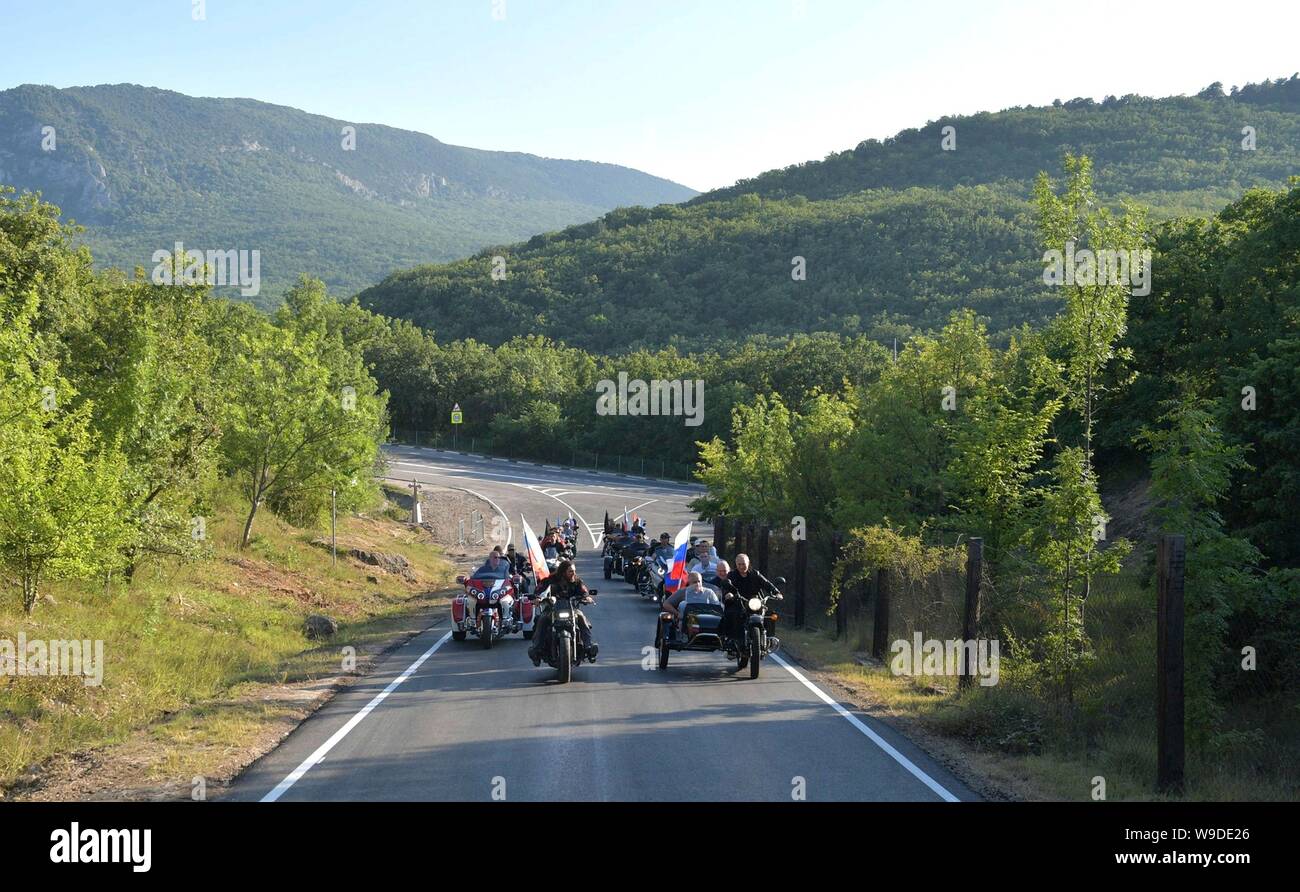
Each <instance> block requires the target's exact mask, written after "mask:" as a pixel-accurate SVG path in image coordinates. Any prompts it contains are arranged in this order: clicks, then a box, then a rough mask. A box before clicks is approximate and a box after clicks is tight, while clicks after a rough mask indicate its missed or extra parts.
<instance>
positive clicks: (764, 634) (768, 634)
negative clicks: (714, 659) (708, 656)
mask: <svg viewBox="0 0 1300 892" xmlns="http://www.w3.org/2000/svg"><path fill="white" fill-rule="evenodd" d="M772 581H773V582H774V583H776V584H777V585H784V584H785V579H783V578H782V577H780V576H778V577H777V578H776V579H774V580H772ZM783 599H784V596H783V595H782V594H781V593H780V592H779V591H777V592H772V593H770V594H767V595H756V596H755V597H753V598H750V599H749V600H748V601H747V602H745V603H743V604H741V605H740V606H741V610H742V611H743V613H742V616H743V620H742V623H741V626H740V632H739V637H735V636H727V635H724V634H723V628H722V627H723V608H722V607H720V606H718V605H716V604H688V605H686V607H685V616H684V617H683V618H682V623H681V625H682V628H681V631H680V632H678V631H677V629H676V624H675V623H674V622H673V615H672V614H671V613H669V612H668V611H667V610H665V611H662V612H661V613H660V614H659V635H658V640H657V641H656V642H655V643H656V645H657V646H658V648H659V668H660V669H661V670H666V669H667V668H668V658H669V655H670V654H671V653H672V652H673V651H680V650H694V651H704V652H706V653H712V652H715V651H721V652H723V653H725V654H726V656H727V658H728V659H731V660H735V661H736V670H737V671H740V670H742V669H744V668H745V667H746V666H748V667H749V677H750V678H758V674H759V666H760V664H761V662H762V659H763V657H766V656H768V655H769V654H772V653H775V652H776V650H777V648H779V647H780V646H781V639H780V638H777V637H776V622H777V619H778V616H777V614H776V612H775V611H769V610H768V607H767V605H768V602H769V601H781V600H783Z"/></svg>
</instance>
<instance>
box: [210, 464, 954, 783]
mask: <svg viewBox="0 0 1300 892" xmlns="http://www.w3.org/2000/svg"><path fill="white" fill-rule="evenodd" d="M390 467H391V470H390V474H391V475H392V476H393V477H396V478H401V479H403V480H407V481H409V480H411V479H416V480H420V481H423V482H426V483H437V484H439V485H443V486H455V487H461V488H464V489H468V490H470V491H472V492H474V493H477V494H478V495H480V496H482V497H483V498H485V499H487V500H489V501H491V502H492V503H493V504H494V505H495V506H497V508H498V510H499V511H501V512H502V513H503V514H504V515H505V518H506V519H507V520H508V522H509V526H508V528H507V529H506V534H507V535H509V536H511V537H512V538H511V541H513V542H515V543H516V544H517V545H520V544H522V533H521V531H520V529H521V528H520V526H519V517H520V514H521V513H522V514H523V515H525V516H526V517H527V518H528V522H529V524H530V526H532V527H533V529H534V530H538V531H540V530H541V529H542V526H543V524H544V520H545V518H546V517H551V518H555V517H557V516H560V515H564V514H567V512H568V510H570V509H571V510H572V511H573V512H574V514H575V516H577V517H578V518H579V519H580V521H582V522H583V523H586V524H587V525H588V528H589V529H588V532H587V533H586V534H585V535H584V536H583V538H582V540H581V545H580V549H579V553H578V566H579V572H580V574H581V575H582V576H583V578H584V579H585V580H586V581H587V583H588V585H589V586H590V587H592V588H596V589H599V591H600V594H599V597H598V601H597V603H596V604H595V605H593V606H591V607H589V608H587V613H588V616H589V617H590V618H591V620H592V623H593V625H594V628H595V638H596V640H597V641H598V642H599V643H600V646H601V650H600V658H599V660H598V662H597V663H595V664H594V665H593V664H590V663H584V664H583V665H582V666H581V667H579V668H577V669H576V670H575V671H574V680H573V681H572V682H571V683H570V684H568V685H559V684H557V683H556V682H555V671H554V670H553V669H551V668H550V667H548V666H547V665H546V664H545V663H543V664H542V666H541V668H534V666H533V665H532V662H531V661H530V660H529V659H528V657H527V654H526V650H527V644H526V643H525V642H524V640H523V638H522V637H520V636H514V637H511V638H507V639H505V640H504V641H501V642H498V643H497V644H496V645H495V646H494V647H493V648H492V649H491V650H483V649H482V648H481V647H479V646H478V645H477V643H476V642H474V641H473V639H471V640H470V641H467V642H463V643H462V642H455V641H452V640H451V639H450V637H449V633H448V631H447V628H448V624H447V618H446V617H445V616H444V617H439V618H437V620H436V621H435V622H434V624H433V625H432V626H431V628H430V629H429V630H427V631H425V632H424V633H422V634H420V635H419V636H417V637H416V638H414V639H412V640H411V641H410V642H408V643H407V644H406V645H405V646H403V647H402V648H400V649H399V650H397V651H395V652H394V653H392V654H390V655H389V656H388V657H387V658H386V659H385V660H384V661H383V662H382V663H381V664H380V665H379V667H378V668H377V670H376V671H375V672H374V673H373V674H372V675H370V676H369V677H367V678H365V679H364V680H360V681H358V682H357V683H356V684H354V685H352V686H351V687H350V688H348V689H347V690H346V691H345V692H343V693H341V694H339V695H338V696H337V697H335V698H334V699H333V700H332V701H331V702H330V703H329V704H327V705H326V706H325V707H324V708H322V709H321V710H320V711H319V712H318V713H317V714H316V715H314V716H313V717H312V718H310V719H308V720H307V721H306V722H304V723H303V724H302V725H301V726H300V727H299V728H298V729H297V730H296V731H295V732H294V733H293V734H291V735H290V736H289V737H288V738H286V740H285V741H284V742H283V743H282V744H281V745H280V746H279V747H278V748H277V749H275V750H274V751H273V752H271V753H269V754H267V755H266V756H265V757H264V758H262V759H261V760H259V761H258V762H256V763H255V764H254V765H252V766H251V767H250V768H249V769H248V770H247V771H246V772H245V773H244V774H243V775H242V776H241V777H240V778H239V779H238V780H237V781H236V782H235V784H234V786H233V788H232V790H231V792H230V794H229V795H228V796H227V797H225V798H227V799H234V800H268V801H275V800H279V801H291V800H301V801H354V800H382V801H389V800H420V801H432V800H439V801H448V800H450V801H488V800H492V799H494V798H495V799H500V798H503V797H504V798H505V799H506V800H509V801H547V800H560V801H582V800H596V801H608V800H613V801H657V800H706V801H725V800H749V801H756V800H772V801H792V800H793V799H795V798H796V795H797V794H800V793H802V795H803V796H804V797H805V798H806V799H807V800H808V801H826V800H839V801H898V800H921V801H941V800H949V801H952V800H956V799H962V800H966V799H976V798H978V797H977V796H976V795H975V794H974V793H972V792H971V791H970V790H969V789H967V788H966V787H965V786H963V785H962V784H961V783H960V782H958V781H957V780H956V779H955V778H954V777H953V776H952V775H951V774H949V773H948V772H947V771H945V770H944V769H943V768H941V767H940V766H939V765H937V764H936V763H935V762H933V761H932V760H931V759H930V758H928V757H927V756H926V755H925V754H924V753H923V752H922V751H920V750H919V749H918V748H917V747H915V746H913V745H912V744H911V743H910V742H909V741H907V740H906V739H905V738H903V737H902V736H901V735H899V734H897V733H896V732H894V731H893V730H891V729H889V728H887V727H885V726H883V725H880V724H879V723H877V722H875V721H873V720H872V719H870V718H868V717H866V716H865V715H862V714H860V713H858V712H855V711H854V710H852V709H851V708H846V707H845V706H843V705H841V704H839V703H837V702H835V701H834V700H833V699H832V698H831V697H830V696H829V695H828V694H827V693H825V692H824V691H822V690H820V689H819V688H817V687H816V686H815V684H814V682H812V681H811V680H809V679H808V678H807V677H806V676H805V675H804V674H803V673H801V672H800V671H799V669H798V667H796V666H794V665H793V664H791V663H790V662H789V661H788V660H784V659H781V658H780V655H779V654H778V655H777V656H776V657H775V658H769V659H768V660H765V661H764V663H763V671H762V674H761V676H760V677H759V678H758V679H754V680H751V679H750V678H749V673H748V672H747V671H746V672H743V673H735V672H734V671H733V669H734V666H735V664H734V663H733V662H728V661H727V660H725V659H724V658H723V657H722V656H721V655H718V654H687V653H674V654H673V657H672V659H671V661H670V664H669V667H668V670H667V671H666V672H661V671H659V669H658V666H657V663H656V662H655V661H654V660H653V659H652V658H651V657H650V656H647V654H648V653H651V652H652V651H651V650H650V644H651V642H652V641H653V636H654V624H655V618H656V616H657V611H656V609H655V608H654V606H653V605H652V604H650V603H649V602H648V601H645V600H643V599H642V598H640V597H638V596H637V595H636V594H635V593H634V592H633V591H632V590H631V588H630V586H628V585H627V584H626V583H624V582H622V581H621V580H619V579H615V580H612V581H610V582H606V581H604V580H603V579H601V571H600V561H599V554H598V552H597V551H596V550H595V548H594V547H593V546H594V544H595V542H596V541H597V540H598V538H599V536H600V528H601V524H602V522H603V520H604V515H605V512H606V511H607V510H608V511H609V512H610V514H611V515H617V514H621V513H622V511H623V508H624V506H626V507H627V508H628V509H629V510H630V509H633V508H635V509H636V510H637V511H638V513H640V514H641V515H642V516H643V517H645V518H647V520H648V525H649V531H650V533H651V534H652V535H657V534H658V533H660V532H664V531H666V532H669V533H670V534H676V532H677V531H678V530H679V529H680V528H681V527H682V525H683V524H685V523H686V522H688V521H689V520H691V514H690V512H689V511H688V510H687V508H686V503H687V502H688V501H689V500H690V498H692V497H693V495H694V494H695V493H696V492H698V489H697V488H695V487H691V486H688V485H684V484H675V483H665V482H660V481H650V480H642V479H637V478H630V477H621V476H617V475H610V474H593V473H587V472H581V471H567V470H561V469H556V468H547V467H539V466H535V465H530V464H527V463H513V462H508V461H503V460H496V459H484V458H480V457H473V456H466V455H457V454H453V453H447V452H436V451H433V450H424V449H415V448H402V447H398V448H393V449H391V450H390ZM501 527H505V523H504V522H503V523H502V524H500V525H499V527H498V530H500V528H501ZM697 529H698V531H699V532H700V533H701V534H706V535H707V534H709V533H711V529H710V528H708V527H707V526H706V525H704V524H698V525H697ZM488 532H489V533H491V532H492V528H491V526H489V527H488ZM487 550H488V547H485V548H484V552H485V553H486V551H487Z"/></svg>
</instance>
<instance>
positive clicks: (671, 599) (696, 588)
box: [655, 573, 722, 644]
mask: <svg viewBox="0 0 1300 892" xmlns="http://www.w3.org/2000/svg"><path fill="white" fill-rule="evenodd" d="M692 604H714V605H717V606H721V605H722V599H721V598H719V597H718V593H717V592H716V591H715V590H714V589H711V588H709V587H708V586H707V585H705V584H704V579H703V577H701V576H700V574H699V573H689V574H688V575H687V577H686V585H685V586H683V587H682V588H679V589H678V590H677V591H675V592H673V593H672V594H671V595H669V596H668V597H667V598H665V599H664V603H663V609H664V610H665V611H667V612H668V613H671V614H672V615H673V627H674V628H675V629H676V630H677V631H678V632H680V631H681V626H682V618H683V617H684V616H685V615H686V609H687V607H688V606H689V605H692ZM655 643H656V644H658V642H657V641H656V642H655Z"/></svg>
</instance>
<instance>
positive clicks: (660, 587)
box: [637, 555, 673, 604]
mask: <svg viewBox="0 0 1300 892" xmlns="http://www.w3.org/2000/svg"><path fill="white" fill-rule="evenodd" d="M672 565H673V559H672V556H671V555H669V556H668V557H658V556H656V557H653V558H651V559H650V561H649V562H648V563H647V564H646V576H645V580H644V581H643V582H642V583H641V584H640V585H638V586H637V593H638V594H640V595H641V597H643V598H649V599H650V600H651V601H653V602H654V603H656V604H662V603H663V600H664V580H665V579H667V578H668V573H669V572H670V571H671V570H672Z"/></svg>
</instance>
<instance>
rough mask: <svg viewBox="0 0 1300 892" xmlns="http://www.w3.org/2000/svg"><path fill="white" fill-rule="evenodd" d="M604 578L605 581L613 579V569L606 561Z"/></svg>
mask: <svg viewBox="0 0 1300 892" xmlns="http://www.w3.org/2000/svg"><path fill="white" fill-rule="evenodd" d="M605 578H606V579H613V578H614V568H613V567H611V566H610V564H609V562H608V561H606V562H605Z"/></svg>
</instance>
